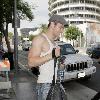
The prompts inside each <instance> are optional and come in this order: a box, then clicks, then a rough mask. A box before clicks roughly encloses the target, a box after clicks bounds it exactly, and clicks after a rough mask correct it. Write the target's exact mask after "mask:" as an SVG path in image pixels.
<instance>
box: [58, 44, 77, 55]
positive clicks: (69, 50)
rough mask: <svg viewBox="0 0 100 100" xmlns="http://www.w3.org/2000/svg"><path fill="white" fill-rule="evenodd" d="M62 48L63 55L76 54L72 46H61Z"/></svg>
mask: <svg viewBox="0 0 100 100" xmlns="http://www.w3.org/2000/svg"><path fill="white" fill-rule="evenodd" d="M59 46H60V47H61V55H67V54H75V53H76V52H75V49H74V48H73V46H72V45H70V44H64V45H59Z"/></svg>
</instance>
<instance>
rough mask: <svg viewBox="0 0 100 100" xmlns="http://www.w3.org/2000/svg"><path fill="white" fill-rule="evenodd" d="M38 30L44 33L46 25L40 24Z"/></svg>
mask: <svg viewBox="0 0 100 100" xmlns="http://www.w3.org/2000/svg"><path fill="white" fill-rule="evenodd" d="M40 29H41V33H46V32H47V29H48V26H47V25H46V24H41V26H40Z"/></svg>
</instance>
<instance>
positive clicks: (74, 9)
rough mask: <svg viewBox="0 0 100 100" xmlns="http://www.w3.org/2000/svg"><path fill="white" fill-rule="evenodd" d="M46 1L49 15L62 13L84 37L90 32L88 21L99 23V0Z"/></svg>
mask: <svg viewBox="0 0 100 100" xmlns="http://www.w3.org/2000/svg"><path fill="white" fill-rule="evenodd" d="M48 3H49V11H50V12H49V15H53V14H58V15H62V16H63V17H64V18H65V19H66V21H68V22H69V24H74V25H77V26H78V27H79V28H80V29H81V30H82V31H83V33H84V35H85V37H86V35H87V36H88V33H90V32H91V30H90V29H91V28H90V25H89V23H97V24H100V0H49V2H48ZM82 25H83V26H82ZM89 31H90V32H89ZM93 34H95V33H93ZM93 34H92V37H93V36H94V35H93ZM85 39H88V38H87V37H86V38H85ZM95 41H96V40H95ZM85 44H86V43H85Z"/></svg>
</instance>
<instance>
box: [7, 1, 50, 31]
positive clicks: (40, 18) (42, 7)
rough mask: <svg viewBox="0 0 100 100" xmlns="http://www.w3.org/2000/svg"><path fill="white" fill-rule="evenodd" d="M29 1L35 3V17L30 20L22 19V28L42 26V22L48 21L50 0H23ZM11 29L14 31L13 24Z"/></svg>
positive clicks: (10, 26)
mask: <svg viewBox="0 0 100 100" xmlns="http://www.w3.org/2000/svg"><path fill="white" fill-rule="evenodd" d="M23 1H26V2H28V3H29V4H30V5H32V4H33V5H35V6H36V7H35V9H33V10H32V12H33V15H34V19H33V20H32V21H31V22H29V21H26V20H21V23H20V28H34V27H38V26H40V24H47V23H48V19H49V16H48V13H49V11H48V0H23ZM9 30H10V31H12V30H13V29H12V25H11V24H10V25H9Z"/></svg>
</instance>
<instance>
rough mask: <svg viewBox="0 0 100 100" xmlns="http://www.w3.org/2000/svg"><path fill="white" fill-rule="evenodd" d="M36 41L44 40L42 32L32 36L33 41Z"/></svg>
mask: <svg viewBox="0 0 100 100" xmlns="http://www.w3.org/2000/svg"><path fill="white" fill-rule="evenodd" d="M36 41H38V42H41V43H42V42H44V41H45V38H44V37H43V35H42V33H41V34H40V35H37V36H36V37H34V39H33V42H36Z"/></svg>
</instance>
